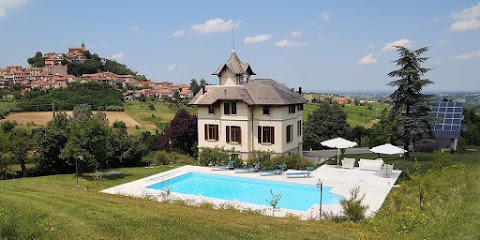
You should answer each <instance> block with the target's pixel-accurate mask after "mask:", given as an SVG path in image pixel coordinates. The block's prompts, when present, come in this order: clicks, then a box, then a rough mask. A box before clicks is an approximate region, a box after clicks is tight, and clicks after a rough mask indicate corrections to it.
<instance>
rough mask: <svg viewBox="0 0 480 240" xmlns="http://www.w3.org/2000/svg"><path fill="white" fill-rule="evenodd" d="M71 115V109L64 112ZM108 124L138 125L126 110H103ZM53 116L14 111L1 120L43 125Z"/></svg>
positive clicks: (46, 113)
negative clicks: (118, 122)
mask: <svg viewBox="0 0 480 240" xmlns="http://www.w3.org/2000/svg"><path fill="white" fill-rule="evenodd" d="M66 113H67V114H68V115H70V116H71V115H72V111H67V112H66ZM105 115H107V119H108V121H109V124H110V125H112V124H113V123H114V122H115V121H123V122H124V123H125V125H127V128H135V125H140V124H139V123H138V122H137V121H135V120H134V119H132V118H131V117H130V116H128V114H127V113H126V112H105ZM52 118H53V113H52V112H18V113H17V112H15V113H10V114H9V115H8V116H6V117H5V119H2V120H0V122H3V121H15V122H17V123H18V124H19V125H31V126H43V125H45V124H47V122H49V121H50V120H52Z"/></svg>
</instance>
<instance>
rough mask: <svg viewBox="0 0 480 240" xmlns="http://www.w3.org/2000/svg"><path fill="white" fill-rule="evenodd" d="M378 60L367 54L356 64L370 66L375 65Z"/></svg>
mask: <svg viewBox="0 0 480 240" xmlns="http://www.w3.org/2000/svg"><path fill="white" fill-rule="evenodd" d="M377 62H378V59H376V58H375V56H374V55H373V54H367V55H366V56H365V57H363V58H362V59H360V60H359V61H358V62H357V64H361V65H366V64H372V63H377Z"/></svg>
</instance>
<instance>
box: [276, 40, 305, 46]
mask: <svg viewBox="0 0 480 240" xmlns="http://www.w3.org/2000/svg"><path fill="white" fill-rule="evenodd" d="M274 45H275V46H276V47H306V46H308V42H297V41H292V40H288V39H284V40H281V41H278V42H276V43H275V44H274Z"/></svg>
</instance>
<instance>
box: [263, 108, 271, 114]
mask: <svg viewBox="0 0 480 240" xmlns="http://www.w3.org/2000/svg"><path fill="white" fill-rule="evenodd" d="M263 114H265V115H270V106H263Z"/></svg>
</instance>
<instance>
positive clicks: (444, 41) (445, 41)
mask: <svg viewBox="0 0 480 240" xmlns="http://www.w3.org/2000/svg"><path fill="white" fill-rule="evenodd" d="M446 44H447V40H445V39H441V40H439V41H438V46H445V45H446Z"/></svg>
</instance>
